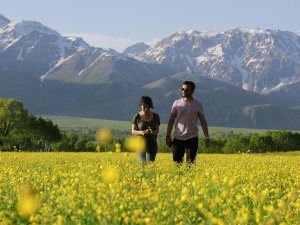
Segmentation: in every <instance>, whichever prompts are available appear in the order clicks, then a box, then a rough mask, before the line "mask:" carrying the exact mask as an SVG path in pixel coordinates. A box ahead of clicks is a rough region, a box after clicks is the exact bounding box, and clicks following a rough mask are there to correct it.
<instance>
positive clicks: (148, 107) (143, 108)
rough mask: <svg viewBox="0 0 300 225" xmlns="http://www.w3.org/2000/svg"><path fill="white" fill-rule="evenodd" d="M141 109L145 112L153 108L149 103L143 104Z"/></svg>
mask: <svg viewBox="0 0 300 225" xmlns="http://www.w3.org/2000/svg"><path fill="white" fill-rule="evenodd" d="M141 109H142V111H143V112H145V113H146V112H150V111H151V108H150V106H149V105H147V104H143V105H141Z"/></svg>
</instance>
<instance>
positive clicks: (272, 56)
mask: <svg viewBox="0 0 300 225" xmlns="http://www.w3.org/2000/svg"><path fill="white" fill-rule="evenodd" d="M135 57H136V58H137V59H142V60H144V61H147V62H156V63H160V64H164V65H168V66H172V67H173V68H175V69H176V71H178V72H181V71H187V72H191V73H198V74H201V75H203V76H206V77H210V78H213V79H218V80H221V81H225V82H228V83H230V84H233V85H236V86H239V87H242V88H243V89H245V90H251V91H255V92H259V93H268V92H270V91H272V89H274V88H276V87H279V86H282V85H286V84H291V83H293V82H297V81H299V80H300V37H299V35H297V34H295V33H292V32H288V31H280V30H265V29H242V28H234V29H230V30H227V31H225V32H220V33H213V32H199V31H184V32H178V33H175V34H173V35H171V36H169V37H167V38H165V39H163V40H161V41H159V42H158V43H157V44H155V45H154V46H152V47H150V48H148V49H147V50H146V51H145V52H143V53H140V54H138V55H136V56H135Z"/></svg>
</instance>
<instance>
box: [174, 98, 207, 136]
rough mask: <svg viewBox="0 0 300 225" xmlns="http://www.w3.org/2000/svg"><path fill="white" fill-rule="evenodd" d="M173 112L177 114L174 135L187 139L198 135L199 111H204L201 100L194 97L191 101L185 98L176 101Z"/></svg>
mask: <svg viewBox="0 0 300 225" xmlns="http://www.w3.org/2000/svg"><path fill="white" fill-rule="evenodd" d="M171 113H172V114H176V118H175V125H174V126H175V131H174V137H175V138H176V139H178V140H187V139H190V138H193V137H197V136H198V113H201V114H202V113H204V111H203V107H202V104H201V102H199V101H197V100H195V99H193V100H192V101H191V102H185V101H183V98H181V99H178V100H176V101H174V103H173V106H172V109H171Z"/></svg>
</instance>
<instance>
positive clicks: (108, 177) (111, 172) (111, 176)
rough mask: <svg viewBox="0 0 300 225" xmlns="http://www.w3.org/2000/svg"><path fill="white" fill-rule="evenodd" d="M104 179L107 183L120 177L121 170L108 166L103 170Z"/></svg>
mask: <svg viewBox="0 0 300 225" xmlns="http://www.w3.org/2000/svg"><path fill="white" fill-rule="evenodd" d="M102 179H103V180H104V181H105V182H106V183H111V182H114V181H116V180H118V179H119V172H118V170H117V169H116V168H113V167H108V168H105V169H104V170H103V172H102Z"/></svg>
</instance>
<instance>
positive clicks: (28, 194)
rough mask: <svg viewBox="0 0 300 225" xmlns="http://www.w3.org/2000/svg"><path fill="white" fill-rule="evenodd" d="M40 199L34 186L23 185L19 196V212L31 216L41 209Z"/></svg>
mask: <svg viewBox="0 0 300 225" xmlns="http://www.w3.org/2000/svg"><path fill="white" fill-rule="evenodd" d="M39 205H40V204H39V199H38V196H37V195H36V192H35V190H34V189H33V188H32V187H29V186H28V187H23V188H22V189H21V191H20V196H19V214H20V216H22V217H23V218H29V217H30V216H31V215H33V214H35V213H36V212H37V211H38V210H39Z"/></svg>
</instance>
